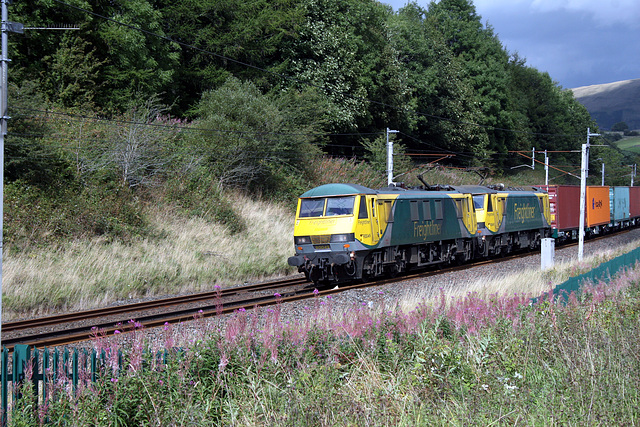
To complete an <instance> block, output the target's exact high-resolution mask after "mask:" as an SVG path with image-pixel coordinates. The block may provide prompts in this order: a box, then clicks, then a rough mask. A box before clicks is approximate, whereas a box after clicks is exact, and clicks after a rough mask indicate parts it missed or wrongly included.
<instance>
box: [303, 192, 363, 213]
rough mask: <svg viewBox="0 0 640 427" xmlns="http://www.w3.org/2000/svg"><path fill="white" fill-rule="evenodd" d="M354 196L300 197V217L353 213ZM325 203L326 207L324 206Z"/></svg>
mask: <svg viewBox="0 0 640 427" xmlns="http://www.w3.org/2000/svg"><path fill="white" fill-rule="evenodd" d="M355 199H356V198H355V196H346V197H326V198H325V197H322V198H313V199H302V200H301V201H300V213H299V215H298V216H299V217H300V218H309V217H321V216H334V215H353V205H354V202H355ZM325 205H326V208H325Z"/></svg>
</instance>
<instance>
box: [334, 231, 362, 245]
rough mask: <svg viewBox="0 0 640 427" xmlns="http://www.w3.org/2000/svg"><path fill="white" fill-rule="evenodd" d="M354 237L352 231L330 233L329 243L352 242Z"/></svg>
mask: <svg viewBox="0 0 640 427" xmlns="http://www.w3.org/2000/svg"><path fill="white" fill-rule="evenodd" d="M355 239H356V236H355V234H354V233H348V234H333V235H331V243H344V242H353V241H354V240H355Z"/></svg>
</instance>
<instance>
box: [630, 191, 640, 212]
mask: <svg viewBox="0 0 640 427" xmlns="http://www.w3.org/2000/svg"><path fill="white" fill-rule="evenodd" d="M629 216H630V217H631V218H638V217H640V187H629Z"/></svg>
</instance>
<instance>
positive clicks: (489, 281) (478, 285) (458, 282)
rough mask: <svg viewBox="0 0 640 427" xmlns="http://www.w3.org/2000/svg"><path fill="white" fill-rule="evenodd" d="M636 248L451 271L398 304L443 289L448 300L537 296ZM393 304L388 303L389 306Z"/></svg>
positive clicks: (408, 305) (407, 305) (410, 305)
mask: <svg viewBox="0 0 640 427" xmlns="http://www.w3.org/2000/svg"><path fill="white" fill-rule="evenodd" d="M635 248H637V243H630V244H628V245H625V246H622V247H619V248H616V249H610V250H606V251H603V252H599V253H597V254H595V255H592V256H590V257H585V258H584V260H583V261H582V262H578V260H577V257H576V258H572V259H569V260H567V261H565V262H561V263H556V265H555V267H554V268H552V269H549V270H546V271H542V270H540V267H539V266H538V265H535V264H532V265H531V266H530V267H527V268H523V269H521V270H520V271H518V272H515V273H514V272H506V273H505V272H495V273H493V274H490V275H483V276H481V277H477V278H475V279H471V280H470V279H469V277H468V276H466V275H460V276H454V275H450V276H451V279H450V280H449V282H447V283H443V284H442V285H441V286H439V287H433V286H422V287H419V288H416V287H412V290H411V291H409V292H407V294H406V295H405V296H404V297H403V298H401V299H400V301H401V303H400V305H399V307H398V308H400V309H402V310H403V311H404V312H408V311H411V310H413V309H414V308H415V307H417V306H418V305H419V304H422V303H424V302H431V303H432V302H436V301H438V300H439V299H440V298H441V290H442V291H444V294H445V295H446V297H447V298H448V299H449V301H458V300H460V299H461V298H464V297H465V296H466V295H468V294H470V293H471V294H476V295H477V297H478V298H481V299H488V298H490V297H491V296H494V295H497V296H505V295H515V294H518V295H530V296H532V297H536V296H539V295H542V294H543V293H545V292H548V291H549V290H550V289H552V288H554V287H555V286H557V285H559V284H561V283H563V282H565V281H566V280H567V279H569V278H570V277H572V276H576V275H578V274H582V273H583V272H586V271H589V270H591V269H592V268H594V267H597V266H598V265H600V264H601V263H603V262H606V261H608V260H610V259H613V258H615V257H617V256H619V255H622V254H624V253H627V252H630V251H631V250H633V249H635ZM392 308H393V307H387V309H392Z"/></svg>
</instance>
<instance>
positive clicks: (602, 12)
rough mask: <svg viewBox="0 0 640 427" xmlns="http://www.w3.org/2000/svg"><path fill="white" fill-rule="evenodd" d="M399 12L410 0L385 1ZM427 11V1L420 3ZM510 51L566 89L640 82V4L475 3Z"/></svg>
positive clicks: (606, 0)
mask: <svg viewBox="0 0 640 427" xmlns="http://www.w3.org/2000/svg"><path fill="white" fill-rule="evenodd" d="M381 1H382V2H383V3H387V4H390V5H391V6H392V7H393V9H394V10H396V11H397V10H398V9H399V8H401V7H402V6H404V5H405V4H406V3H407V0H381ZM416 3H417V4H418V5H419V6H421V7H424V8H427V6H428V4H429V1H428V0H416ZM473 4H474V5H475V7H476V13H477V14H478V15H480V16H481V17H482V23H483V24H485V25H487V24H488V25H490V26H491V27H492V28H493V30H494V32H495V33H496V34H497V35H498V38H499V39H500V41H501V42H502V45H503V46H504V47H505V48H506V49H507V50H508V51H509V52H512V53H513V52H517V53H518V55H519V56H520V58H524V59H526V65H528V66H531V67H534V68H536V69H538V70H539V71H542V72H544V71H546V72H548V73H549V75H550V76H551V79H552V80H553V81H555V82H557V83H558V84H560V86H562V87H563V88H576V87H580V86H589V85H596V84H603V83H612V82H616V81H620V80H629V79H638V78H640V0H473Z"/></svg>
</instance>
